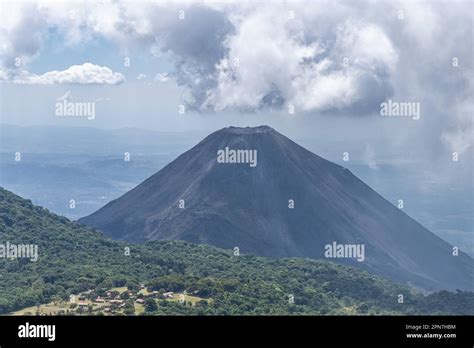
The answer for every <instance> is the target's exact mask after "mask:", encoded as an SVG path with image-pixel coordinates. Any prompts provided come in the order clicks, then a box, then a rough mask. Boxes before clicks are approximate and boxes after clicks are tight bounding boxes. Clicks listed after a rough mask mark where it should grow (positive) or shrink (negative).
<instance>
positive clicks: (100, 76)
mask: <svg viewBox="0 0 474 348" xmlns="http://www.w3.org/2000/svg"><path fill="white" fill-rule="evenodd" d="M10 79H11V80H12V81H13V82H14V83H18V84H39V85H52V84H80V85H90V84H103V85H117V84H120V83H122V82H123V81H125V77H124V76H123V75H122V74H120V73H116V72H113V71H112V70H111V69H110V68H108V67H105V66H99V65H95V64H91V63H84V64H82V65H73V66H71V67H69V68H68V69H66V70H62V71H58V70H53V71H49V72H47V73H45V74H42V75H36V74H31V73H29V72H28V71H26V70H22V71H20V72H18V73H16V74H14V75H12V76H11V77H10Z"/></svg>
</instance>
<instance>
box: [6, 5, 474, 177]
mask: <svg viewBox="0 0 474 348" xmlns="http://www.w3.org/2000/svg"><path fill="white" fill-rule="evenodd" d="M0 4H1V11H0V58H1V61H0V89H1V90H0V96H1V107H0V117H1V119H0V121H1V122H2V123H7V124H16V125H25V126H26V125H61V126H90V127H98V128H120V127H137V128H146V129H154V130H161V131H186V130H209V131H210V130H214V129H217V128H221V127H224V126H229V125H240V126H255V125H260V124H268V125H270V126H273V127H275V128H276V129H277V130H279V131H281V132H282V133H284V134H288V135H289V136H294V137H297V138H301V139H311V140H313V141H314V142H319V143H321V144H322V145H323V144H326V145H327V144H332V143H341V142H342V143H343V146H342V147H341V149H342V148H348V149H352V148H363V153H360V156H359V157H361V158H362V157H364V158H366V161H367V163H369V164H370V163H371V165H372V166H373V167H376V162H377V161H376V160H375V159H374V158H375V157H377V158H378V160H379V161H384V160H390V161H420V160H423V161H424V162H426V163H431V164H432V165H433V167H435V168H437V169H436V170H435V171H434V172H436V171H438V169H439V168H441V167H446V163H447V162H446V160H447V159H450V158H451V157H452V154H453V152H456V153H457V154H458V155H459V158H461V159H462V160H463V161H464V162H463V163H468V164H469V165H468V166H467V167H468V168H471V167H472V141H473V140H472V139H473V137H472V131H473V128H472V115H473V105H474V101H473V65H472V64H473V15H472V13H474V11H472V10H473V3H472V2H463V1H454V2H436V1H431V2H420V1H413V2H386V1H383V2H377V1H288V2H283V1H272V2H268V1H267V2H232V1H227V2H213V1H210V2H197V1H174V2H170V1H157V2H154V1H146V2H145V1H143V2H140V1H133V2H126V1H113V2H110V1H100V2H91V1H85V2H84V1H68V2H61V1H48V2H41V1H39V2H31V1H15V2H8V1H3V0H2V1H1V2H0ZM65 96H66V97H67V98H66V99H67V100H68V101H69V102H72V103H81V102H86V103H87V102H89V103H94V104H95V117H94V118H93V119H90V118H87V117H59V116H58V115H57V114H56V113H55V108H56V105H57V103H58V101H61V100H63V99H64V97H65ZM389 101H391V102H394V103H395V104H396V103H413V105H417V106H418V107H419V117H418V118H417V117H415V116H413V117H384V116H382V115H381V104H382V103H387V102H389ZM409 116H410V115H409ZM415 118H416V119H415ZM449 165H451V163H450V162H449ZM458 167H459V166H458ZM456 170H459V169H456Z"/></svg>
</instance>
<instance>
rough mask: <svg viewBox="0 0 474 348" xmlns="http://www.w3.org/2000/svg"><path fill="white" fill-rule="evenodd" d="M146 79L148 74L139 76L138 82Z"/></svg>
mask: <svg viewBox="0 0 474 348" xmlns="http://www.w3.org/2000/svg"><path fill="white" fill-rule="evenodd" d="M144 79H146V74H138V75H137V80H144Z"/></svg>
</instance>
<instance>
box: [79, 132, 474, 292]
mask: <svg viewBox="0 0 474 348" xmlns="http://www.w3.org/2000/svg"><path fill="white" fill-rule="evenodd" d="M79 221H80V222H82V223H84V224H86V225H89V226H92V227H95V228H97V229H100V230H102V231H103V232H104V233H105V234H106V235H107V236H110V237H111V238H114V239H120V240H127V241H130V242H145V241H148V240H156V239H179V240H185V241H188V242H193V243H198V244H211V245H215V246H218V247H221V248H227V249H229V248H231V249H234V250H237V249H235V248H238V250H239V252H242V253H252V254H256V255H261V256H269V257H273V258H282V257H305V258H313V259H329V260H333V261H335V262H340V263H344V264H349V265H352V266H356V267H361V268H363V269H365V270H367V271H369V272H372V273H374V274H378V275H382V276H384V277H386V278H389V279H391V280H395V281H397V282H400V283H404V284H407V283H408V284H410V285H413V286H415V287H419V288H423V289H425V290H440V289H446V290H454V289H461V290H473V289H474V274H473V273H474V260H473V259H472V258H471V257H469V256H468V255H467V254H465V253H463V252H461V251H459V253H456V252H453V247H452V246H451V245H449V244H448V243H447V242H445V241H443V240H442V239H441V238H439V237H437V236H436V235H435V234H433V233H432V232H430V231H429V230H427V229H426V228H424V227H423V226H422V225H420V224H419V223H418V222H416V221H415V220H413V219H412V218H410V217H409V216H408V215H406V214H405V213H404V212H403V211H401V210H400V209H398V208H397V207H395V206H394V205H392V204H391V203H390V202H388V201H387V200H385V199H384V198H383V197H382V196H380V195H379V194H378V193H377V192H375V191H374V190H372V189H371V188H370V187H369V186H367V185H366V184H365V183H363V182H362V181H361V180H359V179H358V178H357V177H356V176H355V175H353V174H352V173H351V172H350V171H349V170H348V169H346V168H344V167H341V166H339V165H337V164H334V163H332V162H330V161H327V160H325V159H323V158H321V157H319V156H317V155H315V154H314V153H312V152H310V151H308V150H306V149H304V148H303V147H301V146H299V145H298V144H296V143H295V142H293V141H291V140H290V139H288V138H287V137H285V136H284V135H282V134H280V133H278V132H277V131H275V130H274V129H272V128H270V127H268V126H260V127H247V128H239V127H227V128H224V129H221V130H219V131H217V132H214V133H212V134H210V135H209V136H208V137H206V138H205V139H204V140H202V141H201V142H200V143H199V144H197V145H196V146H195V147H193V148H192V149H190V150H189V151H187V152H185V153H184V154H182V155H181V156H179V157H178V158H177V159H175V160H174V161H173V162H171V163H170V164H168V165H167V166H166V167H164V168H163V169H162V170H160V171H159V172H157V173H156V174H154V175H153V176H151V177H150V178H148V179H147V180H145V181H144V182H143V183H141V184H139V185H138V186H137V187H135V188H134V189H132V190H131V191H129V192H127V193H125V194H124V195H123V196H121V197H120V198H118V199H116V200H113V201H111V202H110V203H108V204H107V205H105V206H104V207H103V208H101V209H99V210H98V211H96V212H95V213H93V214H91V215H89V216H87V217H84V218H82V219H80V220H79ZM332 246H335V247H339V246H341V248H340V250H329V252H328V248H331V247H332ZM352 246H354V248H351V247H352ZM351 250H359V251H363V253H364V255H351V253H350V251H351ZM339 251H340V252H341V253H339ZM348 251H349V253H347V252H348ZM453 254H454V255H453ZM356 256H357V257H356Z"/></svg>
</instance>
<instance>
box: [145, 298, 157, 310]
mask: <svg viewBox="0 0 474 348" xmlns="http://www.w3.org/2000/svg"><path fill="white" fill-rule="evenodd" d="M157 309H158V306H157V305H156V302H155V300H154V299H152V298H147V299H146V300H145V312H149V313H151V312H155V311H156V310H157Z"/></svg>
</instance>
